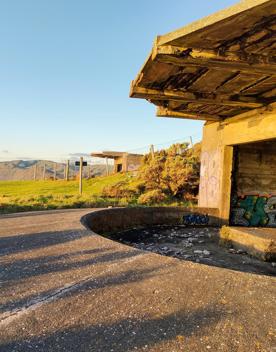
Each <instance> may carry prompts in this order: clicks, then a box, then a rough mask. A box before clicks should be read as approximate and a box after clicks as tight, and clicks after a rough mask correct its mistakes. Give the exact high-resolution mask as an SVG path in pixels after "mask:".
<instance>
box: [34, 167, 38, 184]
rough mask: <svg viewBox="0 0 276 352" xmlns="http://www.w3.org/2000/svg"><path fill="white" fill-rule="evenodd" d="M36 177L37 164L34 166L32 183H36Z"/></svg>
mask: <svg viewBox="0 0 276 352" xmlns="http://www.w3.org/2000/svg"><path fill="white" fill-rule="evenodd" d="M36 175H37V163H35V165H34V181H36Z"/></svg>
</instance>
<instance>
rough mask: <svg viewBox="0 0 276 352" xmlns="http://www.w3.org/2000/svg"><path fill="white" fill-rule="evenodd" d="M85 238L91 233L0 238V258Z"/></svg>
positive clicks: (70, 231) (71, 231)
mask: <svg viewBox="0 0 276 352" xmlns="http://www.w3.org/2000/svg"><path fill="white" fill-rule="evenodd" d="M86 236H91V231H89V230H85V229H83V230H80V229H72V230H65V231H49V232H40V233H31V234H24V235H16V236H5V237H0V256H4V255H7V254H13V253H20V252H24V251H29V250H32V249H38V248H43V247H49V246H55V245H57V244H61V243H65V242H69V241H74V240H77V239H80V238H82V237H86Z"/></svg>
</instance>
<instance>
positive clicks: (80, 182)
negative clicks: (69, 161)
mask: <svg viewBox="0 0 276 352" xmlns="http://www.w3.org/2000/svg"><path fill="white" fill-rule="evenodd" d="M82 170H83V157H82V156H81V157H80V170H79V193H80V194H82Z"/></svg>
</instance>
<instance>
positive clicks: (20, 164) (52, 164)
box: [0, 135, 201, 180]
mask: <svg viewBox="0 0 276 352" xmlns="http://www.w3.org/2000/svg"><path fill="white" fill-rule="evenodd" d="M200 140H201V135H192V136H185V137H181V138H178V139H174V140H169V141H165V142H162V143H155V144H151V145H146V146H142V147H137V148H133V149H128V150H124V151H123V152H124V153H126V154H141V155H144V154H147V153H149V152H151V153H152V152H153V151H158V150H161V149H167V148H168V147H170V146H171V145H172V144H175V143H184V142H185V143H189V145H190V147H193V145H194V144H195V143H197V142H199V141H200ZM80 158H82V159H83V160H84V164H83V165H84V167H83V170H82V175H83V178H87V179H89V178H94V177H97V176H102V175H107V174H111V173H112V172H113V171H114V160H113V159H111V158H99V157H92V156H91V155H90V154H88V153H74V154H68V155H60V156H50V155H49V156H45V155H43V157H41V158H40V157H39V156H38V155H36V156H35V157H31V156H30V157H28V158H24V159H20V160H19V159H17V158H16V159H17V160H7V157H5V158H4V157H2V158H1V157H0V180H73V179H77V178H78V176H79V160H80Z"/></svg>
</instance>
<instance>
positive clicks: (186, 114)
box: [156, 106, 222, 122]
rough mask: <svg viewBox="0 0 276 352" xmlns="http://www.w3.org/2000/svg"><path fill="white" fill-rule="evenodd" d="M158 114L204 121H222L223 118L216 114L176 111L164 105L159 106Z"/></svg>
mask: <svg viewBox="0 0 276 352" xmlns="http://www.w3.org/2000/svg"><path fill="white" fill-rule="evenodd" d="M156 116H158V117H172V118H179V119H191V120H199V121H200V120H202V121H212V122H215V121H222V118H221V117H219V116H216V115H208V114H195V113H190V112H188V111H187V112H185V111H174V110H170V109H167V108H164V107H161V106H159V107H158V108H157V110H156Z"/></svg>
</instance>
